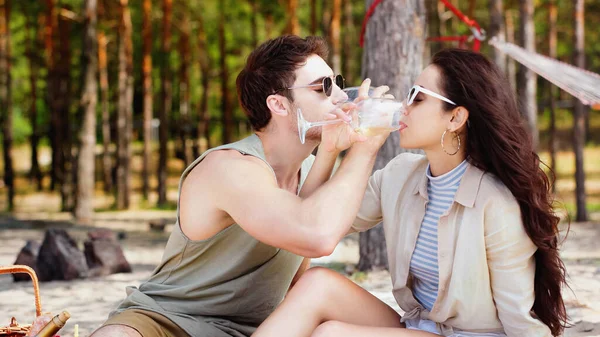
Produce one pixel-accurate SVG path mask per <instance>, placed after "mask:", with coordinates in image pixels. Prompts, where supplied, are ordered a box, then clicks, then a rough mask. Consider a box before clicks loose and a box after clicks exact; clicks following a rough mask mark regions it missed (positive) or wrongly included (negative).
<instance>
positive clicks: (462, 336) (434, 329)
mask: <svg viewBox="0 0 600 337" xmlns="http://www.w3.org/2000/svg"><path fill="white" fill-rule="evenodd" d="M404 324H406V328H407V329H410V330H419V331H426V332H431V333H434V334H437V335H440V336H442V335H443V334H442V329H441V328H440V325H439V324H438V323H436V322H434V321H430V320H428V319H420V318H413V319H409V320H406V321H405V322H404ZM448 337H506V334H504V333H501V332H477V333H476V332H468V331H455V332H454V333H452V334H451V335H449V336H448Z"/></svg>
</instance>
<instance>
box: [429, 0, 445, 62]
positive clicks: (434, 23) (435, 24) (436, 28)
mask: <svg viewBox="0 0 600 337" xmlns="http://www.w3.org/2000/svg"><path fill="white" fill-rule="evenodd" d="M425 3H426V5H427V27H428V29H427V37H439V36H441V35H442V34H441V32H440V27H441V20H440V14H439V11H438V6H439V5H440V4H441V3H440V2H439V1H425ZM427 44H428V46H429V56H430V57H429V58H431V55H434V54H435V53H437V52H438V51H439V50H440V49H441V43H439V42H428V43H427ZM425 50H427V48H425Z"/></svg>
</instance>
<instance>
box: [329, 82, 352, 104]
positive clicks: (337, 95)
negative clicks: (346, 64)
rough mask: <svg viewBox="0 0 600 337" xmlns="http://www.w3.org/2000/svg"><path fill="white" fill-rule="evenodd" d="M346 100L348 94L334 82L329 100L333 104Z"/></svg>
mask: <svg viewBox="0 0 600 337" xmlns="http://www.w3.org/2000/svg"><path fill="white" fill-rule="evenodd" d="M347 100H348V94H346V92H344V90H342V89H341V88H340V87H338V86H337V85H336V84H334V85H333V92H332V93H331V101H332V102H333V104H338V103H342V102H346V101H347Z"/></svg>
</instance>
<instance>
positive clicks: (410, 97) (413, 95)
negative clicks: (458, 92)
mask: <svg viewBox="0 0 600 337" xmlns="http://www.w3.org/2000/svg"><path fill="white" fill-rule="evenodd" d="M420 92H422V93H424V94H426V95H429V96H432V97H435V98H437V99H440V100H442V101H444V102H447V103H450V104H452V105H456V103H454V102H452V101H451V100H449V99H447V98H446V97H444V96H442V95H440V94H436V93H435V92H433V91H431V90H428V89H425V88H423V87H422V86H420V85H413V87H412V88H411V89H410V91H409V92H408V96H406V105H407V106H409V105H411V104H413V102H414V101H415V98H416V97H417V95H418V94H419V93H420Z"/></svg>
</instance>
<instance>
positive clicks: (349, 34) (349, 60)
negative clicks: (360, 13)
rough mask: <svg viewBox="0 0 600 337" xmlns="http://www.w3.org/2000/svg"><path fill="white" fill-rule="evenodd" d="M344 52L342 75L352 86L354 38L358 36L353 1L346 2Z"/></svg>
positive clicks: (344, 4) (354, 67)
mask: <svg viewBox="0 0 600 337" xmlns="http://www.w3.org/2000/svg"><path fill="white" fill-rule="evenodd" d="M343 6H344V30H343V32H344V36H343V44H344V48H343V50H344V52H343V53H342V56H343V57H342V74H343V75H344V77H345V78H346V83H347V84H350V85H352V83H354V71H355V69H356V66H355V64H356V63H355V60H356V52H355V50H356V48H354V43H353V39H352V38H353V37H354V36H356V29H355V28H354V17H353V9H352V7H353V6H352V0H344V3H343Z"/></svg>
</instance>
